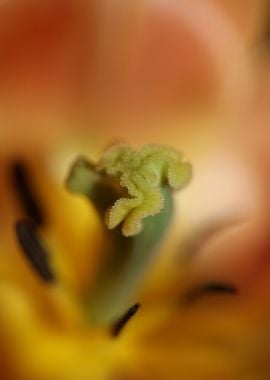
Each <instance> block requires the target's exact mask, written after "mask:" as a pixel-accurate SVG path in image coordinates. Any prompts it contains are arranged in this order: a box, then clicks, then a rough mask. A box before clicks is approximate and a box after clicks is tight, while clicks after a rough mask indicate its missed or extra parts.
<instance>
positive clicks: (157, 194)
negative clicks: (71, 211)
mask: <svg viewBox="0 0 270 380" xmlns="http://www.w3.org/2000/svg"><path fill="white" fill-rule="evenodd" d="M190 177H191V166H190V164H188V163H186V162H183V161H182V159H181V156H180V154H179V153H178V152H176V151H174V150H171V149H169V148H166V147H161V146H152V145H151V146H146V147H144V148H142V149H141V150H140V151H139V152H134V151H133V150H132V149H131V148H129V147H127V146H124V145H120V146H116V147H113V148H110V149H109V150H108V151H107V152H106V153H105V154H104V156H103V158H102V159H101V161H100V162H99V163H98V164H97V165H93V164H90V163H89V162H88V161H87V160H86V159H84V158H79V159H78V160H77V161H76V162H75V164H74V166H73V167H72V169H71V171H70V174H69V177H68V180H67V187H68V189H69V190H70V191H72V192H74V193H80V194H83V195H85V196H87V197H88V198H89V199H90V200H91V202H92V203H93V204H94V206H95V207H96V209H97V211H98V212H99V213H100V215H101V217H102V218H103V219H104V220H105V225H106V227H107V228H106V227H105V226H104V228H106V234H107V237H108V239H107V246H106V247H107V248H106V250H105V252H103V259H102V264H101V267H100V270H99V272H98V273H97V277H96V279H95V282H94V284H93V286H91V288H90V289H89V292H88V293H87V294H86V295H85V297H84V299H83V305H84V307H85V310H86V313H87V317H88V319H89V321H90V322H91V323H92V324H96V325H104V324H108V325H109V324H112V323H114V322H115V321H117V319H119V318H120V317H121V316H122V315H123V313H124V312H125V311H126V310H127V309H128V308H129V307H130V305H131V304H132V302H133V301H134V299H133V297H134V296H135V294H136V290H137V289H138V287H139V285H140V283H141V281H142V279H143V276H144V274H145V273H146V271H147V269H148V267H149V265H150V264H151V261H152V259H153V257H154V256H155V254H156V252H157V248H158V245H159V244H160V242H161V240H162V239H163V238H164V235H165V233H166V230H167V228H168V226H169V223H170V219H171V216H172V212H173V202H172V191H171V189H170V187H174V188H179V187H182V186H183V185H185V184H186V183H187V182H188V181H189V179H190ZM120 224H121V225H122V229H120V228H119V227H118V226H119V225H120Z"/></svg>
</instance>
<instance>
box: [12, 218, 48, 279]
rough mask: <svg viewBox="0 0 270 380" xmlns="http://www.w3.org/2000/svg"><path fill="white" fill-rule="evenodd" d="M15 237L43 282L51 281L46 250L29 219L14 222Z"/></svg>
mask: <svg viewBox="0 0 270 380" xmlns="http://www.w3.org/2000/svg"><path fill="white" fill-rule="evenodd" d="M16 234H17V239H18V242H19V244H20V247H21V248H22V250H23V252H24V254H25V256H26V258H27V259H28V261H29V262H30V264H31V265H32V267H33V268H34V269H35V271H36V272H37V273H38V274H39V276H40V277H41V279H42V280H44V281H45V282H53V281H54V279H55V278H54V274H53V272H52V270H51V268H50V265H49V262H48V252H47V251H46V249H45V248H44V246H43V245H42V242H41V241H40V238H39V236H38V233H37V228H36V226H35V224H34V223H33V222H31V221H29V220H25V219H24V220H21V221H18V222H17V223H16Z"/></svg>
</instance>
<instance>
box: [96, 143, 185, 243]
mask: <svg viewBox="0 0 270 380" xmlns="http://www.w3.org/2000/svg"><path fill="white" fill-rule="evenodd" d="M97 170H98V171H99V172H101V173H102V172H103V173H106V174H107V175H109V176H112V177H115V178H117V179H118V180H119V184H120V186H121V187H122V188H124V189H125V190H126V196H122V197H120V198H119V199H118V200H116V202H115V203H114V204H113V205H112V206H111V207H109V209H108V211H107V213H106V218H105V222H106V225H107V227H108V228H109V229H114V228H115V227H117V226H118V225H119V224H120V223H123V225H122V233H123V235H124V236H126V237H128V236H134V235H137V234H138V233H139V232H140V231H141V230H142V226H143V225H142V220H143V219H144V218H147V217H148V216H154V215H157V214H158V213H159V212H160V211H161V210H162V209H163V207H164V193H163V190H162V186H164V185H169V186H170V187H171V188H173V189H179V188H182V187H183V186H185V185H186V184H187V183H188V182H189V181H190V179H191V164H190V163H188V162H185V161H183V159H182V155H181V153H180V152H178V151H176V150H174V149H172V148H169V147H166V146H162V145H146V146H144V147H143V148H141V149H140V150H138V151H135V150H133V149H132V148H130V147H129V146H127V145H116V146H113V147H111V148H110V149H108V150H107V151H106V152H105V154H104V155H103V157H102V158H101V160H100V162H99V164H98V165H97Z"/></svg>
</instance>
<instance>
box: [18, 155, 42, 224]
mask: <svg viewBox="0 0 270 380" xmlns="http://www.w3.org/2000/svg"><path fill="white" fill-rule="evenodd" d="M10 169H11V176H12V183H13V186H14V189H15V191H16V194H17V197H18V198H19V200H20V202H21V205H22V207H23V209H24V212H25V214H26V216H28V217H29V218H31V219H32V220H33V221H34V222H35V223H36V224H38V225H42V224H43V223H44V212H43V210H42V208H41V206H40V204H39V202H38V199H37V198H38V197H37V194H36V192H35V189H34V188H33V186H32V183H31V178H30V175H29V172H28V168H27V167H26V166H25V165H24V163H23V162H21V161H15V162H14V163H13V164H12V165H11V168H10Z"/></svg>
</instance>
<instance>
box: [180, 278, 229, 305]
mask: <svg viewBox="0 0 270 380" xmlns="http://www.w3.org/2000/svg"><path fill="white" fill-rule="evenodd" d="M236 293H237V289H236V287H235V286H233V285H230V284H225V283H215V282H213V283H207V284H203V285H199V286H197V287H195V288H194V289H192V290H190V291H189V292H187V293H186V295H185V296H184V303H192V302H194V301H196V300H197V299H199V298H201V297H203V296H205V295H211V294H219V295H235V294H236Z"/></svg>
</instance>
